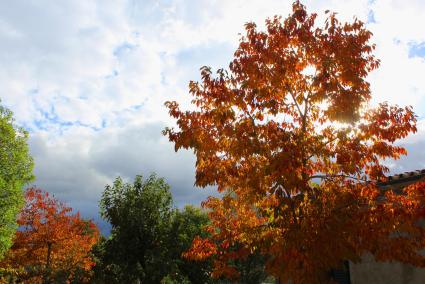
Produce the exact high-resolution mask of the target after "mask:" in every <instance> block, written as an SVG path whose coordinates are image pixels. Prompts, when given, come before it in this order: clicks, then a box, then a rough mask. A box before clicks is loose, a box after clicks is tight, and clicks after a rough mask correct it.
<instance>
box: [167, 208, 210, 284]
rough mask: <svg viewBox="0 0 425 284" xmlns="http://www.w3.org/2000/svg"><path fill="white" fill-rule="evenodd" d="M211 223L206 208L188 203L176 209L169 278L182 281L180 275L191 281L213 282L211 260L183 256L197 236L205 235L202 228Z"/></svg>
mask: <svg viewBox="0 0 425 284" xmlns="http://www.w3.org/2000/svg"><path fill="white" fill-rule="evenodd" d="M208 224H209V219H208V215H207V213H206V212H205V211H204V210H201V209H199V208H196V207H193V206H190V205H186V206H185V207H184V209H183V210H175V211H174V213H173V216H172V221H171V227H170V231H169V237H168V244H169V247H170V249H169V250H170V256H169V257H170V258H171V259H173V260H174V261H173V267H172V269H171V271H170V273H169V278H171V279H172V280H174V281H175V283H182V281H181V280H180V279H178V277H182V278H185V279H187V281H188V282H189V283H211V282H212V281H211V280H212V279H211V275H210V273H211V264H212V263H211V261H209V260H206V261H203V262H195V261H192V260H189V259H186V258H183V257H182V254H183V253H184V252H185V251H187V250H188V249H189V248H190V246H191V244H192V241H193V239H194V238H195V237H196V236H205V237H206V232H204V231H203V230H202V229H203V228H204V227H205V226H206V225H208Z"/></svg>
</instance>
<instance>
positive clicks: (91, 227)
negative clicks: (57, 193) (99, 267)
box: [2, 188, 99, 283]
mask: <svg viewBox="0 0 425 284" xmlns="http://www.w3.org/2000/svg"><path fill="white" fill-rule="evenodd" d="M25 198H26V205H25V207H24V209H23V210H22V212H21V213H20V215H19V219H18V224H19V225H20V229H19V230H18V232H17V233H16V236H15V239H14V244H13V246H12V248H11V250H10V251H9V253H8V254H7V256H6V259H5V260H4V261H3V263H2V266H3V267H8V268H9V269H14V270H15V271H17V272H16V273H17V276H18V279H20V280H21V281H22V280H23V281H24V282H28V283H42V282H43V283H50V282H51V281H53V280H52V278H53V277H55V276H54V275H55V274H57V273H58V272H60V273H63V275H65V276H64V277H65V280H70V279H72V278H73V277H74V273H75V272H76V271H77V270H80V272H81V271H83V272H84V271H89V270H90V269H91V268H92V266H93V265H94V262H93V260H92V258H91V256H90V255H89V252H90V250H91V248H92V246H93V245H94V244H95V243H96V242H97V240H98V238H99V229H98V228H97V226H96V225H95V224H94V223H93V222H92V221H87V220H83V219H81V217H80V215H79V213H76V214H72V213H71V211H72V208H70V207H67V206H66V205H65V204H64V203H62V202H60V201H58V200H57V199H55V198H54V197H51V196H50V195H49V193H48V192H44V191H42V190H40V189H37V188H30V189H28V190H27V191H26V193H25ZM65 280H64V281H65Z"/></svg>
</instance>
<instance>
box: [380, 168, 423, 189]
mask: <svg viewBox="0 0 425 284" xmlns="http://www.w3.org/2000/svg"><path fill="white" fill-rule="evenodd" d="M421 179H425V169H422V170H416V171H412V172H405V173H402V174H396V175H392V176H388V177H387V179H386V181H382V182H378V183H377V185H378V186H379V187H387V186H391V187H397V186H406V185H408V184H411V183H413V182H416V181H419V180H421Z"/></svg>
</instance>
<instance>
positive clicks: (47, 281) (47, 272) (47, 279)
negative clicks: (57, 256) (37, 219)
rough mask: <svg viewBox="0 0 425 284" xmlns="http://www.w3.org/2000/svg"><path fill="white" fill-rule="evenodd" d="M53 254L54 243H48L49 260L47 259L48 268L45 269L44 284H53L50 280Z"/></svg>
mask: <svg viewBox="0 0 425 284" xmlns="http://www.w3.org/2000/svg"><path fill="white" fill-rule="evenodd" d="M51 254H52V243H47V258H46V267H45V271H44V277H43V278H44V279H43V283H44V284H50V283H51V279H50V258H51Z"/></svg>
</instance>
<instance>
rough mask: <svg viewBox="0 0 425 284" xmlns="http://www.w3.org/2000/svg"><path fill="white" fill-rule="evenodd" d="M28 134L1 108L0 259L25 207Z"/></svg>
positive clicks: (30, 176)
mask: <svg viewBox="0 0 425 284" xmlns="http://www.w3.org/2000/svg"><path fill="white" fill-rule="evenodd" d="M27 140H28V133H27V132H26V131H25V130H24V129H22V128H20V127H17V126H16V125H15V124H14V119H13V114H12V112H11V111H10V110H8V109H7V108H5V107H3V106H1V105H0V259H1V258H3V256H4V253H5V252H6V251H7V250H8V249H9V248H10V246H11V245H12V237H13V235H14V234H15V231H16V229H17V224H16V216H17V214H18V213H19V211H20V209H21V207H22V205H23V204H24V203H23V202H24V200H23V192H22V188H23V186H24V185H25V184H27V183H28V182H30V181H32V180H33V179H34V176H33V174H32V170H33V160H32V158H31V156H30V154H29V149H28V144H27Z"/></svg>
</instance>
